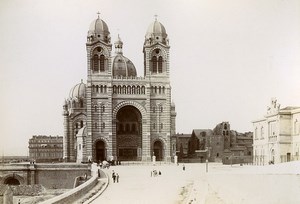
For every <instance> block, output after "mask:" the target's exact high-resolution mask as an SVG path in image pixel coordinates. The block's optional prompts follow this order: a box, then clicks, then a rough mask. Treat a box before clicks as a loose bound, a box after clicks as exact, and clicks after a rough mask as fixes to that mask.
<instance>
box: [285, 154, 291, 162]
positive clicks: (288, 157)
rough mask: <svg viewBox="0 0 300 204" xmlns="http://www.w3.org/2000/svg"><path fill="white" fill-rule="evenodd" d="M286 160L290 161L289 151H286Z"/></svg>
mask: <svg viewBox="0 0 300 204" xmlns="http://www.w3.org/2000/svg"><path fill="white" fill-rule="evenodd" d="M286 157H287V158H286V160H287V162H290V161H291V153H287V154H286Z"/></svg>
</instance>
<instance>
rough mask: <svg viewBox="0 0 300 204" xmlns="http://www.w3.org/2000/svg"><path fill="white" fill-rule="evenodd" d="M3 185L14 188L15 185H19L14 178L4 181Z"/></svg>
mask: <svg viewBox="0 0 300 204" xmlns="http://www.w3.org/2000/svg"><path fill="white" fill-rule="evenodd" d="M4 184H7V185H14V186H16V185H20V181H19V180H18V179H16V178H13V177H9V178H7V179H6V180H5V181H4Z"/></svg>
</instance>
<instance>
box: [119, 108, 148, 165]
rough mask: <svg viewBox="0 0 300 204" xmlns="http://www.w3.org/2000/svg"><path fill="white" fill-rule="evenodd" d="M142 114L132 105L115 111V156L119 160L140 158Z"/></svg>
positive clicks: (136, 159)
mask: <svg viewBox="0 0 300 204" xmlns="http://www.w3.org/2000/svg"><path fill="white" fill-rule="evenodd" d="M141 121H142V116H141V113H140V111H139V110H138V109H137V108H135V107H133V106H125V107H123V108H121V109H120V110H119V111H118V113H117V123H116V132H117V156H118V160H120V161H139V160H141V149H142V123H141Z"/></svg>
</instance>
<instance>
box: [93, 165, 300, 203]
mask: <svg viewBox="0 0 300 204" xmlns="http://www.w3.org/2000/svg"><path fill="white" fill-rule="evenodd" d="M184 166H185V170H183V164H179V165H174V164H171V165H155V166H153V165H143V166H142V165H133V166H132V165H121V166H112V167H111V168H110V169H109V170H108V172H109V174H110V176H111V174H112V172H115V173H118V174H119V182H118V183H117V182H115V183H114V182H113V180H112V179H110V184H109V186H108V188H107V189H106V190H105V191H104V192H103V194H102V195H100V196H99V197H98V198H97V199H96V200H94V201H93V202H92V203H101V202H105V203H111V204H114V203H122V204H126V203H131V204H132V203H134V204H148V203H149V204H150V203H158V204H160V203H161V204H168V203H170V204H180V203H199V204H202V203H205V204H215V203H216V204H248V203H249V204H250V203H258V204H260V203H264V204H268V203H270V204H281V203H282V204H286V203H300V194H299V192H300V175H299V172H300V162H289V163H283V164H275V165H268V166H254V165H243V166H240V165H232V166H231V165H222V164H219V163H209V164H208V168H207V167H206V164H205V163H201V164H184ZM153 170H156V171H157V172H161V175H157V176H154V175H153Z"/></svg>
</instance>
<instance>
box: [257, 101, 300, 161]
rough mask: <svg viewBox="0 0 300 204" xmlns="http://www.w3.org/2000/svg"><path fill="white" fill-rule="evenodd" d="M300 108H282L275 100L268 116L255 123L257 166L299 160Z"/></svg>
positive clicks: (269, 108) (268, 110) (268, 111)
mask: <svg viewBox="0 0 300 204" xmlns="http://www.w3.org/2000/svg"><path fill="white" fill-rule="evenodd" d="M299 121H300V107H290V106H289V107H286V108H280V104H279V103H277V100H276V99H275V98H273V99H272V100H271V105H270V106H269V107H268V109H267V113H266V115H264V117H263V118H261V119H259V120H255V121H253V122H252V123H253V131H254V138H253V151H254V158H253V162H254V163H255V164H257V165H265V164H270V163H281V162H289V161H292V160H298V159H299V147H300V131H299V128H300V126H299Z"/></svg>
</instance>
